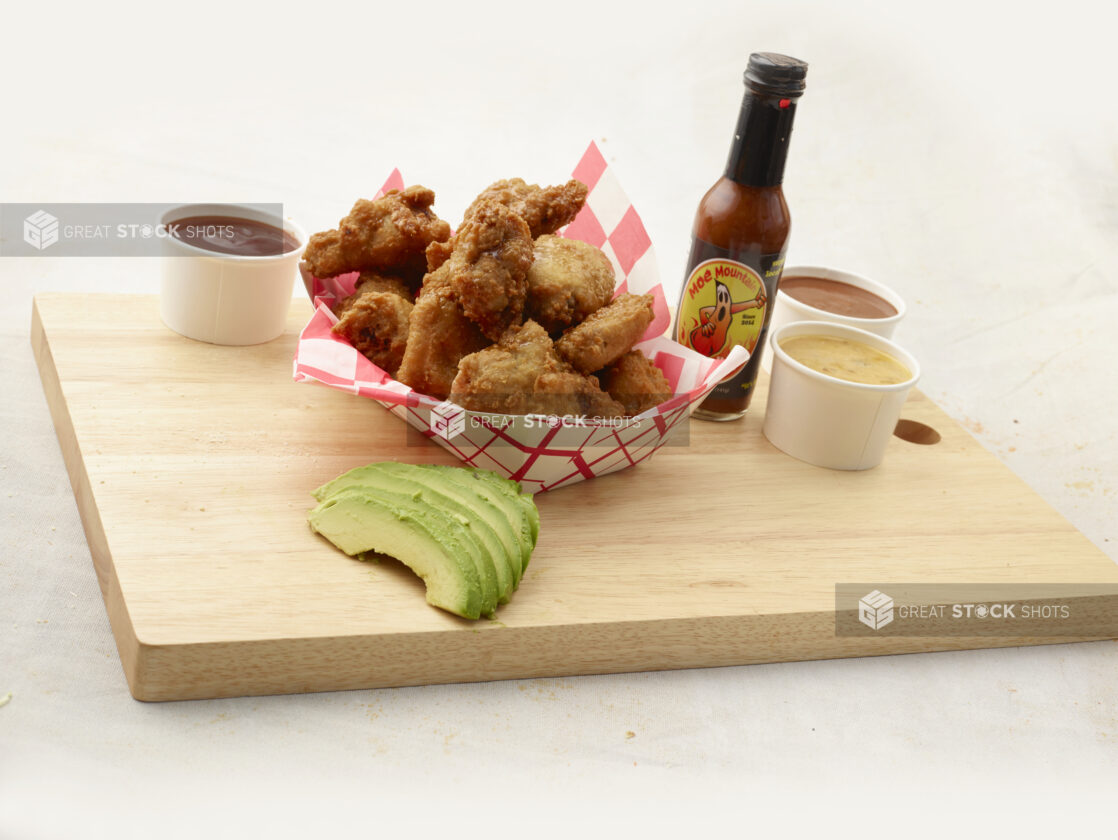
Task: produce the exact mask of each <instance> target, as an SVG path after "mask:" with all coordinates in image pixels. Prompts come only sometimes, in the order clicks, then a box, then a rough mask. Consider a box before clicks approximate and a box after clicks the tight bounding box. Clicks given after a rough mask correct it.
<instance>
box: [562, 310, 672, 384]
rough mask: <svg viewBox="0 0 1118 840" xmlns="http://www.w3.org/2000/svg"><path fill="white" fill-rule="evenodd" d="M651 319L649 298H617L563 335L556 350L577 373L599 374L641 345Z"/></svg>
mask: <svg viewBox="0 0 1118 840" xmlns="http://www.w3.org/2000/svg"><path fill="white" fill-rule="evenodd" d="M653 317H654V316H653V313H652V295H631V294H623V295H618V296H617V297H616V298H614V300H613V302H612V303H611V304H609V305H608V306H603V307H602V308H601V309H599V310H598V311H597V312H594V313H593V314H592V315H590V316H589V317H588V318H587V319H586V320H585V321H583V322H582V323H581V324H576V325H575V326H573V327H571V328H570V329H569V330H567V331H566V332H565V333H563V336H562V337H561V338H560V339H559V340H558V341H556V342H555V349H556V350H558V351H559V355H560V356H562V357H563V358H564V359H565V360H566V361H568V362H569V363H570V364H571V365H572V366H573V367H574V368H575V369H576V370H579V371H582V372H583V373H591V372H593V371H596V370H601V369H602V368H604V367H606V365H610V364H613V362H615V361H617V360H618V359H619V358H621V357H622V356H623V355H625V354H626V353H628V352H629V351H630V350H631V349H632V348H633V345H634V344H636V343H637V342H638V341H640V338H641V336H642V335H644V331H645V330H647V329H648V326H649V324H651V323H652V320H653Z"/></svg>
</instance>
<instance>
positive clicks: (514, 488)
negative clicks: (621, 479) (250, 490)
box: [307, 461, 539, 618]
mask: <svg viewBox="0 0 1118 840" xmlns="http://www.w3.org/2000/svg"><path fill="white" fill-rule="evenodd" d="M312 495H313V496H314V497H315V499H316V500H318V502H319V505H318V506H317V507H316V508H314V509H313V510H311V511H310V513H309V514H308V515H307V519H308V521H309V523H310V526H311V529H312V530H313V531H315V532H317V533H319V534H322V535H323V536H324V537H326V538H327V539H328V540H330V541H331V542H332V543H334V545H336V546H337V547H338V548H340V549H341V550H342V551H344V552H345V553H346V554H349V555H352V556H358V557H363V555H365V554H367V553H377V554H387V555H389V556H392V557H395V558H396V559H397V560H399V561H401V562H402V563H403V564H404V565H406V566H407V567H408V568H410V569H411V570H412V571H414V572H415V573H416V574H417V575H419V577H421V578H422V579H423V581H424V583H425V584H426V586H427V602H428V603H429V604H431V605H432V606H436V607H440V608H441V609H444V610H447V611H448V612H452V613H454V614H455V615H460V616H463V617H465V618H478V617H479V616H482V615H486V616H491V615H492V614H493V612H494V610H495V609H496V607H497V605H498V604H506V603H508V601H509V598H510V597H511V596H512V593H513V591H514V590H515V589H516V588H517V587H518V586H519V585H520V581H521V579H522V578H523V576H524V570H525V569H526V568H527V565H528V560H529V558H530V557H531V553H532V550H533V549H534V548H535V544H536V540H537V538H538V535H539V512H538V510H537V509H536V505H535V502H534V501H533V499H532V496H531V495H530V494H528V493H524V492H522V491H521V488H520V485H519V484H517V483H516V482H515V481H510V480H508V479H506V478H502V477H501V476H499V475H497V474H496V473H493V472H490V471H489V470H479V469H474V468H466V467H447V466H442V465H435V464H422V465H420V464H402V463H398V462H395V461H385V462H382V463H377V464H369V465H367V466H364V467H358V468H357V469H353V470H350V471H349V472H347V473H345V474H343V475H341V476H339V477H338V478H336V479H334V480H333V481H330V482H328V483H326V484H324V485H323V486H321V487H319V488H318V489H317V490H315V491H313V494H312Z"/></svg>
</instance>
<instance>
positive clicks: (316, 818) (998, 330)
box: [0, 0, 1118, 840]
mask: <svg viewBox="0 0 1118 840" xmlns="http://www.w3.org/2000/svg"><path fill="white" fill-rule="evenodd" d="M1115 23H1116V21H1115V18H1114V14H1113V13H1112V12H1110V11H1109V10H1108V6H1107V5H1106V4H1103V3H1083V2H1061V3H1058V4H1056V3H1045V4H1033V3H1012V4H1011V3H1004V4H985V3H979V2H971V3H955V2H937V3H927V4H920V5H919V6H909V5H908V4H903V3H869V2H851V3H842V4H838V3H834V4H830V3H821V2H820V3H814V2H781V3H773V4H760V3H749V2H740V0H739V2H733V3H697V2H696V3H689V4H672V5H670V6H667V5H666V6H663V7H661V6H658V5H653V4H636V3H633V4H628V5H622V4H615V3H609V2H602V1H599V2H594V3H585V4H584V3H561V4H550V5H546V6H545V5H543V4H531V3H517V4H487V5H484V6H483V5H481V4H467V3H460V4H454V5H449V6H439V5H436V4H434V3H426V4H404V3H400V4H397V5H395V6H391V7H389V6H388V5H387V4H375V5H374V4H368V5H361V6H358V5H357V4H352V5H345V4H336V3H330V2H316V3H314V4H307V5H306V6H305V7H302V8H297V7H294V6H288V7H284V6H281V5H280V4H252V5H250V4H232V3H228V2H225V3H205V2H196V3H191V4H184V3H165V4H156V3H143V4H111V5H105V4H82V5H80V6H79V5H72V4H67V3H47V4H32V3H20V4H10V5H9V6H8V7H5V11H4V17H3V22H2V27H3V29H2V31H3V33H4V39H3V48H2V50H0V69H2V71H3V73H2V75H0V78H2V79H3V80H4V108H3V117H2V118H0V119H2V131H0V201H4V202H48V201H90V202H93V201H99V202H110V201H163V202H175V201H198V200H203V201H224V200H228V201H280V202H283V203H284V205H285V211H286V212H287V213H289V214H290V215H292V216H293V217H294V218H296V219H297V220H299V221H300V222H301V223H302V224H303V225H304V227H306V228H307V229H308V230H318V229H322V228H326V227H331V226H333V225H334V224H335V223H336V222H337V219H338V218H339V217H340V216H341V215H342V214H343V213H344V212H345V211H346V210H347V209H348V207H349V205H350V204H351V203H352V201H353V200H354V199H355V198H357V197H358V196H370V195H371V194H372V193H373V192H375V191H376V189H377V188H378V187H379V186H380V184H381V183H382V181H383V180H384V178H385V177H386V176H387V174H388V173H389V172H390V171H391V169H392V168H393V167H396V166H398V167H399V168H400V169H401V171H402V172H403V174H404V177H405V179H406V180H407V181H408V182H419V183H424V184H427V185H429V186H432V187H433V188H435V190H436V192H437V194H438V202H437V209H438V210H439V212H440V214H441V215H443V216H445V217H447V218H449V219H451V220H453V219H455V218H457V217H458V216H459V215H460V213H461V211H462V210H463V209H464V208H465V206H466V204H467V203H468V202H469V200H470V199H471V198H472V196H473V195H474V194H475V193H476V192H477V191H478V190H479V189H481V188H482V187H483V186H485V184H487V183H488V182H489V181H491V180H494V179H496V178H501V177H513V176H522V177H524V178H526V179H528V180H529V181H536V182H547V183H554V182H557V181H561V180H564V179H566V177H568V175H569V172H570V170H571V168H572V166H573V165H574V163H575V162H576V161H577V159H578V157H579V155H580V154H581V153H582V151H583V149H584V148H585V147H586V145H587V143H588V142H589V141H590V140H591V139H593V140H595V141H597V142H598V144H599V146H600V147H601V149H602V151H603V153H604V154H605V155H606V157H607V159H608V160H609V162H610V164H611V165H612V166H614V167H615V171H616V173H617V175H618V177H619V178H620V180H621V183H622V185H623V186H624V187H625V189H626V191H627V192H628V193H629V195H630V197H631V199H632V200H633V202H634V204H635V205H636V207H637V209H638V210H639V211H640V213H641V215H642V216H643V219H644V221H645V224H646V226H647V228H648V231H649V233H650V235H651V238H652V241H653V243H654V246H655V249H656V252H657V254H658V257H659V262H660V266H661V272H662V274H663V278H664V280H665V281H666V282H667V283H668V284H669V286H671V285H674V284H677V283H678V277H679V274H680V273H681V271H682V268H683V263H684V260H685V258H686V251H687V247H688V235H689V229H690V224H691V217H692V214H693V212H694V209H695V205H696V203H697V201H698V199H699V197H700V196H701V195H702V193H703V192H704V191H705V189H706V188H707V187H708V186H709V184H710V183H711V182H712V181H713V180H714V179H715V178H716V177H717V175H718V174H719V172H720V171H721V167H722V165H723V163H724V161H725V155H726V152H727V149H728V144H729V141H730V137H731V134H732V130H733V126H734V121H735V118H736V114H737V108H738V105H739V102H740V98H741V92H742V88H741V73H742V70H743V69H744V67H745V64H746V61H747V58H748V54H749V53H750V52H751V51H754V50H772V51H782V52H787V53H790V54H792V55H795V56H797V57H800V58H803V59H805V60H807V61H808V62H809V63H810V65H811V69H810V71H809V75H808V88H807V93H806V94H805V96H804V98H803V100H802V101H801V104H800V108H799V112H798V116H797V120H796V127H795V133H794V136H793V141H792V146H791V153H790V157H789V163H788V168H787V177H786V181H785V192H786V195H787V196H788V201H789V205H790V207H791V210H792V215H793V234H792V241H791V246H790V250H789V255H788V258H789V263H790V264H791V263H826V264H830V265H835V266H839V267H843V268H848V269H853V270H856V271H862V272H864V273H866V274H868V275H870V276H873V277H875V278H877V279H879V280H881V281H883V282H885V283H887V284H889V285H891V286H893V287H894V288H895V289H897V291H899V292H900V293H901V294H902V295H903V296H904V297H905V298H906V299H907V301H908V302H909V307H910V308H909V315H908V318H907V320H906V322H905V323H904V324H903V325H902V327H901V329H900V331H899V332H898V335H897V337H898V339H899V340H900V341H901V342H902V343H903V344H904V345H905V346H906V347H907V348H908V349H909V350H910V351H912V352H913V353H914V354H915V355H916V356H917V357H918V358H919V359H920V360H921V364H922V366H923V370H924V375H923V380H922V382H921V385H920V387H921V388H922V390H924V391H925V393H927V394H928V395H929V396H931V397H932V398H933V399H934V400H936V401H937V402H938V403H939V404H940V405H941V406H942V407H943V408H944V409H945V410H946V411H947V412H948V413H949V414H951V415H952V416H953V417H954V418H955V419H956V420H958V421H959V422H960V423H961V424H963V425H964V426H965V427H966V428H968V429H969V430H970V431H971V432H972V433H973V434H974V435H975V436H976V437H977V438H978V439H979V440H980V441H981V442H982V443H983V445H985V446H986V447H987V448H989V449H990V450H992V451H993V452H995V453H996V454H997V455H998V456H999V457H1000V458H1001V459H1002V460H1003V461H1004V462H1005V463H1006V464H1008V465H1009V466H1010V467H1011V468H1012V469H1013V470H1014V471H1015V472H1016V473H1017V474H1018V475H1020V476H1021V477H1022V478H1023V479H1024V480H1025V481H1027V482H1028V483H1029V484H1030V485H1031V486H1032V487H1033V488H1035V489H1036V490H1037V491H1038V492H1039V493H1040V494H1041V495H1042V496H1043V497H1044V498H1045V499H1046V500H1047V501H1048V502H1049V503H1050V504H1052V505H1053V506H1054V507H1056V509H1058V510H1059V511H1060V512H1061V513H1063V514H1064V515H1065V516H1066V517H1068V518H1069V519H1070V520H1071V521H1072V523H1074V524H1075V525H1076V527H1078V528H1079V529H1080V530H1081V531H1083V532H1084V533H1085V534H1086V535H1087V536H1088V537H1089V538H1091V539H1092V540H1093V541H1094V542H1095V544H1097V545H1098V546H1099V547H1100V548H1101V549H1102V550H1103V551H1104V552H1106V553H1107V554H1108V555H1109V556H1110V557H1111V558H1112V559H1118V516H1116V513H1118V440H1116V436H1115V428H1116V424H1115V420H1114V418H1115V413H1116V411H1118V388H1116V384H1115V383H1116V381H1118V377H1116V376H1115V374H1114V370H1113V364H1114V359H1115V356H1116V351H1118V339H1116V338H1115V332H1114V323H1115V321H1116V319H1118V105H1116V103H1118V97H1116V96H1115V93H1114V87H1115V82H1116V81H1118V60H1116V59H1115V58H1114V48H1113V45H1112V40H1113V37H1114V32H1115ZM0 277H2V286H0V289H2V292H3V294H2V295H0V359H2V363H3V370H4V377H5V381H4V387H3V397H2V398H0V422H2V424H3V425H2V428H0V580H2V581H3V586H2V588H0V630H2V631H3V636H2V638H3V642H2V643H0V697H2V696H4V695H5V694H7V693H8V692H11V695H12V697H11V701H10V702H9V703H8V704H7V705H5V706H3V707H0V838H5V840H7V838H20V839H21V840H22V838H40V837H43V838H47V837H50V838H55V837H77V836H81V837H100V836H109V835H110V834H111V835H112V836H117V837H131V836H136V837H149V836H174V837H178V836H194V833H195V832H200V831H201V830H202V829H203V828H206V829H207V830H208V831H209V832H210V833H211V834H214V835H215V836H230V835H232V834H233V833H245V831H246V830H251V831H252V833H253V834H257V832H259V833H260V834H259V836H263V834H264V833H267V834H268V835H271V836H276V837H280V836H304V835H311V836H334V832H333V830H332V829H330V828H328V826H330V825H332V824H334V825H339V824H342V825H346V826H348V831H347V833H356V832H358V831H361V833H363V834H373V833H382V832H383V831H384V830H385V829H386V827H391V828H392V830H394V831H406V830H408V828H409V827H412V828H413V829H414V832H416V833H418V832H419V831H420V827H424V826H425V827H431V826H439V827H441V828H443V829H446V830H452V831H455V832H456V833H462V832H468V831H470V830H485V831H488V832H492V833H497V832H501V833H510V834H511V833H512V832H525V831H527V832H531V833H532V834H540V833H543V834H549V833H550V832H551V830H553V829H555V828H557V827H558V826H559V825H561V824H562V823H563V822H564V821H567V820H576V819H584V820H585V821H586V824H587V825H594V826H598V827H609V828H610V830H611V831H627V832H628V831H632V830H635V827H636V826H642V829H644V830H650V829H660V830H666V829H672V830H674V831H675V832H676V833H679V832H681V831H687V832H689V833H690V834H697V833H699V832H700V831H703V832H705V830H706V829H705V825H706V824H707V823H710V824H716V823H719V824H721V825H722V826H723V827H725V828H729V829H731V830H735V831H747V830H750V829H756V828H758V827H761V826H766V825H770V824H771V822H772V821H774V820H778V821H780V824H785V823H787V824H789V825H795V824H800V823H802V822H811V823H815V824H817V826H818V828H819V830H821V831H828V832H831V831H837V832H842V833H843V834H844V835H845V834H847V833H852V832H853V831H874V832H878V831H882V832H886V831H887V832H890V833H892V832H894V831H896V832H901V831H903V832H905V833H909V834H921V833H925V832H927V831H928V830H929V829H931V828H936V829H941V830H942V831H944V832H946V831H953V833H960V830H961V829H962V827H966V828H965V830H964V831H962V834H963V836H967V835H968V834H969V833H970V832H971V831H976V830H977V828H978V827H979V826H982V825H984V824H986V823H989V824H990V825H997V826H1001V827H1002V828H1003V829H1004V828H1005V827H1006V826H1013V827H1014V832H1015V833H1017V834H1019V835H1021V836H1027V835H1030V834H1032V833H1034V832H1037V833H1041V832H1045V831H1050V830H1060V831H1061V832H1063V833H1071V832H1072V831H1073V830H1074V828H1075V826H1076V824H1077V823H1078V822H1080V821H1082V820H1085V819H1086V818H1087V816H1088V814H1090V813H1092V812H1095V811H1097V810H1098V809H1099V808H1101V807H1102V805H1103V804H1104V803H1106V802H1108V801H1109V803H1110V804H1111V805H1112V804H1113V797H1114V790H1115V782H1116V781H1118V643H1114V642H1105V643H1095V644H1083V645H1063V646H1055V647H1049V648H1027V649H1019V650H1001V651H973V652H961V653H945V654H929V655H921V656H907V657H883V658H877V659H865V660H848V661H832V662H817V663H794V664H783V665H772V666H754V667H749V668H726V669H716V670H708V671H688V672H673V673H660V674H634V675H618V676H605V677H588V678H566V679H553V680H531V681H512V682H504V683H492V684H476V685H462V686H440V687H428V688H411V689H399V690H385V691H356V692H347V693H337V694H323V695H309V696H292V697H273V698H244V699H236V700H223V701H206V702H192V703H173V704H160V705H145V704H141V703H138V702H136V701H134V700H132V699H131V697H130V696H129V694H128V691H127V688H126V685H125V682H124V678H123V675H122V673H121V669H120V664H119V659H118V657H117V654H116V649H115V646H114V643H113V640H112V637H111V635H110V632H109V627H108V622H107V620H106V617H105V612H104V607H103V604H102V602H101V598H100V594H99V592H98V590H97V585H96V581H95V578H94V574H93V569H92V565H91V562H90V558H89V552H88V549H87V547H86V543H85V539H84V536H83V534H82V530H81V525H80V522H79V520H78V516H77V511H76V507H75V504H74V501H73V497H72V494H71V492H70V489H69V485H68V482H67V480H66V475H65V470H64V467H63V463H62V460H61V456H60V453H59V450H58V445H57V442H56V439H55V437H54V432H53V428H52V426H51V422H50V418H49V415H48V413H47V410H46V405H45V402H44V399H43V395H42V390H41V387H40V385H39V382H38V375H37V372H36V370H35V366H34V362H33V359H32V356H31V351H30V347H29V343H28V324H29V320H30V301H31V296H32V294H34V293H36V292H38V291H44V290H75V291H77V290H81V291H105V292H115V291H141V292H152V293H154V292H155V291H157V286H158V278H157V265H156V264H154V263H153V262H150V261H148V260H140V259H132V260H123V259H122V260H97V261H88V260H87V261H79V260H63V259H49V258H46V257H44V258H38V259H22V260H16V259H0ZM307 387H310V386H307ZM975 515H976V516H980V515H981V512H980V511H976V512H975ZM629 733H632V736H631V737H630V736H629ZM494 794H496V796H494ZM66 803H69V806H70V807H69V808H68V809H67V808H64V807H62V805H63V804H66ZM790 831H792V829H791V828H788V829H781V830H779V833H780V836H783V835H784V834H785V833H787V832H790ZM339 833H340V832H339Z"/></svg>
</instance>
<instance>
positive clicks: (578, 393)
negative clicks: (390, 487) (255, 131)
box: [295, 144, 748, 492]
mask: <svg viewBox="0 0 1118 840" xmlns="http://www.w3.org/2000/svg"><path fill="white" fill-rule="evenodd" d="M574 174H575V176H576V177H575V178H572V179H571V180H569V181H567V182H566V183H564V184H559V185H556V186H548V187H541V186H537V185H534V184H527V183H525V182H524V181H523V180H521V179H519V178H514V179H510V180H501V181H496V182H494V183H492V184H490V185H489V186H488V187H486V188H485V189H484V190H483V191H482V192H481V193H480V194H479V195H478V196H477V198H476V199H475V200H474V201H473V202H472V203H471V204H470V206H469V207H468V208H467V209H466V211H465V213H464V214H463V216H462V219H461V222H460V224H459V225H458V226H457V228H456V230H454V232H453V233H452V231H451V227H450V224H449V223H448V222H447V221H445V220H444V219H440V218H439V217H438V215H437V214H436V213H435V210H434V203H435V194H434V192H433V191H432V190H430V189H428V188H426V187H423V186H419V185H413V186H409V187H404V186H403V183H402V179H401V178H400V177H399V174H398V173H393V178H390V179H389V182H388V183H387V184H386V185H385V188H384V189H382V190H381V192H380V193H379V194H378V196H377V197H376V198H374V199H371V200H368V199H361V200H358V201H357V203H356V204H354V205H353V208H352V209H351V211H350V212H349V214H347V215H346V216H345V217H344V218H343V219H342V220H341V221H340V222H339V225H338V227H337V228H336V229H334V230H329V231H324V232H321V233H317V234H315V235H313V236H311V237H310V239H309V241H308V243H307V248H306V251H305V252H304V254H303V262H302V264H301V266H300V269H301V272H302V274H303V279H304V283H305V284H306V287H307V292H308V294H309V295H310V297H311V299H312V300H313V302H314V305H315V313H314V315H313V316H312V318H311V320H310V322H309V323H308V324H307V325H306V327H305V328H304V329H303V331H302V333H301V335H300V338H299V343H298V346H297V349H296V355H295V378H296V380H297V381H313V382H319V383H322V384H325V385H327V386H330V387H333V388H337V389H340V390H344V391H348V392H350V393H353V394H356V395H358V396H362V397H368V398H371V399H374V400H376V401H377V402H379V403H381V404H382V405H383V406H384V407H386V408H387V409H389V410H390V411H391V412H393V413H394V414H396V415H398V416H399V417H401V418H403V419H404V420H406V421H407V422H408V423H409V424H410V425H411V426H412V427H413V428H414V429H416V430H418V432H419V433H420V434H422V435H423V436H425V437H427V438H430V439H431V440H433V441H435V442H437V443H439V444H441V445H442V446H444V447H446V448H447V449H448V450H449V451H451V452H453V453H454V454H455V455H456V456H457V457H458V458H459V459H461V460H462V461H463V462H465V463H467V464H469V465H471V466H475V467H480V468H484V469H490V470H494V471H496V472H498V473H500V474H501V475H504V476H506V477H508V478H511V479H513V480H516V481H519V482H520V483H521V484H522V486H523V487H524V489H525V490H528V491H530V492H539V491H544V490H551V489H554V488H557V487H561V486H565V485H567V484H571V483H574V482H577V481H581V480H583V479H587V478H593V477H595V476H601V475H605V474H607V473H611V472H614V471H616V470H620V469H624V468H626V467H630V466H633V465H635V464H638V463H640V462H641V461H643V460H646V459H647V458H649V457H651V455H652V454H653V453H654V452H655V451H656V450H657V449H659V448H660V447H661V446H663V445H664V444H665V443H666V442H668V441H669V439H672V438H673V435H674V436H675V437H674V439H675V440H677V441H678V440H680V439H685V438H686V434H685V433H684V434H680V431H681V429H683V428H684V427H685V426H686V423H687V418H688V416H689V414H690V411H691V410H692V409H693V408H694V407H696V406H697V405H698V404H699V403H700V402H701V401H702V399H703V398H704V397H705V396H706V395H707V394H708V393H709V392H710V390H711V389H712V388H713V387H714V386H715V385H716V384H717V383H718V382H719V381H721V380H722V379H724V378H725V377H726V376H728V375H730V374H732V373H733V372H735V371H736V370H738V369H739V368H740V367H741V366H742V365H744V364H745V362H746V361H747V360H748V354H747V352H746V351H745V350H744V348H735V350H734V351H732V352H731V353H730V355H728V356H727V357H726V358H724V359H708V358H706V357H704V356H701V355H700V354H698V353H695V352H694V351H692V350H690V349H689V348H686V347H683V346H682V345H680V344H678V343H676V342H674V341H672V340H670V339H669V338H667V337H665V335H664V333H665V332H666V330H667V328H668V325H669V322H670V316H669V313H668V308H667V305H666V302H665V298H664V293H663V290H662V288H661V286H660V285H659V283H658V282H657V280H656V269H655V259H654V255H653V254H652V250H651V243H650V242H649V241H648V238H647V235H646V234H645V233H644V229H643V225H641V223H640V218H639V216H637V215H636V212H635V210H633V208H632V207H631V205H629V204H628V200H627V199H625V198H624V194H623V193H622V192H621V191H620V189H619V188H618V186H617V183H616V180H615V179H614V178H613V176H612V173H610V172H609V171H608V167H606V165H605V162H604V160H603V159H602V158H601V156H600V153H598V151H597V149H596V147H595V146H594V145H593V144H592V145H591V147H590V149H589V150H588V152H587V154H586V155H584V157H583V160H582V161H580V164H579V166H578V167H576V169H575V172H574ZM619 204H621V205H624V209H622V208H621V207H619V206H618V205H619Z"/></svg>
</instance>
